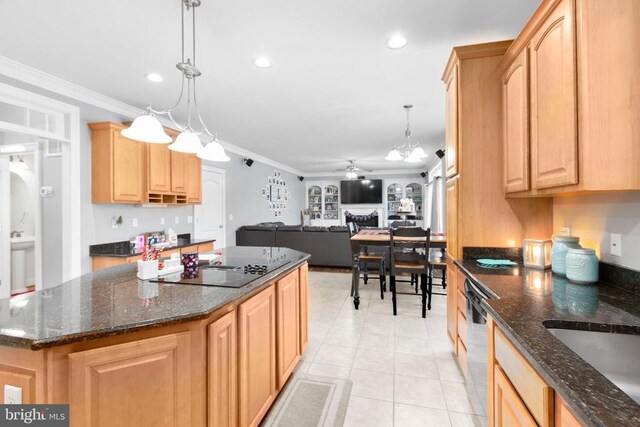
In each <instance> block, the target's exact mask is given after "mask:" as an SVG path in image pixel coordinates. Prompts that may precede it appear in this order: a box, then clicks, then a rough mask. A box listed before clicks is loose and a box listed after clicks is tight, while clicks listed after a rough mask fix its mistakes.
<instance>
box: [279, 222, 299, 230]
mask: <svg viewBox="0 0 640 427" xmlns="http://www.w3.org/2000/svg"><path fill="white" fill-rule="evenodd" d="M278 231H302V224H298V225H281V226H279V227H278Z"/></svg>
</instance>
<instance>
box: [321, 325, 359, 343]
mask: <svg viewBox="0 0 640 427" xmlns="http://www.w3.org/2000/svg"><path fill="white" fill-rule="evenodd" d="M358 341H360V331H358V330H355V331H350V330H344V331H341V330H339V329H338V330H336V329H331V330H330V331H329V333H327V335H326V336H325V338H324V342H323V344H329V345H337V346H343V347H353V348H355V347H357V346H358Z"/></svg>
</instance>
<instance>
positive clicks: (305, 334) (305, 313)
mask: <svg viewBox="0 0 640 427" xmlns="http://www.w3.org/2000/svg"><path fill="white" fill-rule="evenodd" d="M299 271H300V354H302V353H304V350H305V349H306V348H307V344H308V343H309V264H307V263H304V264H303V265H302V266H301V267H300V269H299Z"/></svg>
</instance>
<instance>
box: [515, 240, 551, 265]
mask: <svg viewBox="0 0 640 427" xmlns="http://www.w3.org/2000/svg"><path fill="white" fill-rule="evenodd" d="M551 245H552V242H551V240H536V239H524V240H523V242H522V258H523V261H524V266H525V267H529V268H537V269H539V270H545V269H547V268H551Z"/></svg>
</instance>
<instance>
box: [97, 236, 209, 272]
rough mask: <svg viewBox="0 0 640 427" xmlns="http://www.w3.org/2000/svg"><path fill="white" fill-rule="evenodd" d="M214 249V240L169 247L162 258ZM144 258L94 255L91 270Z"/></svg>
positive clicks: (138, 256)
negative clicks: (199, 243) (173, 247)
mask: <svg viewBox="0 0 640 427" xmlns="http://www.w3.org/2000/svg"><path fill="white" fill-rule="evenodd" d="M212 250H213V242H209V243H203V244H201V245H193V246H187V247H186V248H179V249H168V250H164V251H162V258H169V257H171V254H174V253H180V254H182V253H185V254H187V253H194V252H197V253H204V252H211V251H212ZM141 259H142V255H134V256H130V257H112V256H92V257H91V271H98V270H101V269H103V268H107V267H113V266H116V265H122V264H129V263H132V262H138V261H139V260H141Z"/></svg>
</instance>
